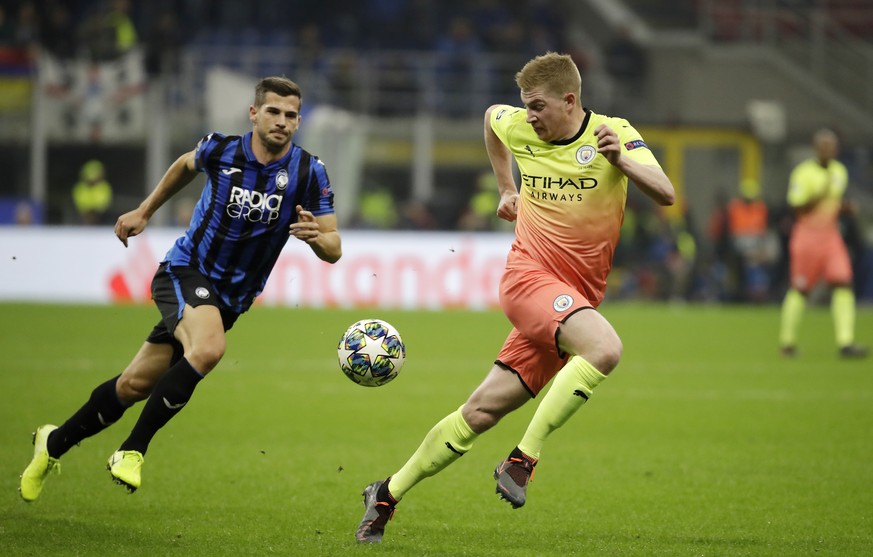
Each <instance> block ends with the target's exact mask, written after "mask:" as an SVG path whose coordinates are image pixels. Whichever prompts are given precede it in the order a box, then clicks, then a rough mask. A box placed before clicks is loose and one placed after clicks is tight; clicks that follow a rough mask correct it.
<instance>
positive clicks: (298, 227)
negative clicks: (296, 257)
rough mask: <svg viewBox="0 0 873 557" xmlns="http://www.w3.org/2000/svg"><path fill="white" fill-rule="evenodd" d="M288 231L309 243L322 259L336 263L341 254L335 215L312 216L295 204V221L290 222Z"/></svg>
mask: <svg viewBox="0 0 873 557" xmlns="http://www.w3.org/2000/svg"><path fill="white" fill-rule="evenodd" d="M289 233H290V234H291V235H292V236H294V237H295V238H297V239H298V240H302V241H304V242H306V243H307V244H309V247H310V248H312V251H313V252H314V253H315V255H317V256H318V258H319V259H321V260H322V261H327V262H328V263H336V262H337V261H339V258H340V257H342V255H343V249H342V239H341V238H340V233H339V230H337V219H336V215H321V216H319V217H316V216H314V215H313V214H312V213H311V212H309V211H307V210H305V209H304V208H303V207H302V206H300V205H298V206H297V222H295V223H293V224H291V226H290V229H289Z"/></svg>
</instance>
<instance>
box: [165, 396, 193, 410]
mask: <svg viewBox="0 0 873 557" xmlns="http://www.w3.org/2000/svg"><path fill="white" fill-rule="evenodd" d="M187 402H188V401H185V402H180V403H179V404H171V403H170V401H169V400H167V397H164V405H165V406H166V407H167V408H169V409H170V410H179V409H180V408H182V407H183V406H185V404H187Z"/></svg>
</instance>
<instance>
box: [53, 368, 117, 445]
mask: <svg viewBox="0 0 873 557" xmlns="http://www.w3.org/2000/svg"><path fill="white" fill-rule="evenodd" d="M118 377H120V376H115V377H113V378H112V379H110V380H109V381H106V382H105V383H101V384H100V385H98V386H97V388H96V389H94V390H93V391H91V398H89V399H88V402H86V403H85V404H84V405H83V406H82V407H81V408H79V410H78V411H77V412H76V413H75V414H73V415H72V417H70V419H68V420H67V421H66V422H64V423H63V425H61V427H59V428H58V429H56V430H55V431H53V432H51V434H50V435H49V438H48V441H47V442H46V449H47V450H48V454H49V456H51V457H53V458H60V457H61V455H63V454H64V453H66V452H67V451H69V450H70V449H71V448H72V447H73V445H75V444H77V443H79V442H80V441H82V440H83V439H85V438H87V437H91V436H92V435H95V434H97V433H100V432H101V431H103V430H104V429H106V428H107V427H109V426H110V425H112V424H113V423H115V422H117V421H118V419H119V418H121V416H122V414H124V411H125V410H127V408H128V407H127V406H124V405H123V404H121V401H120V400H118V395H117V394H116V392H115V383H116V382H117V381H118Z"/></svg>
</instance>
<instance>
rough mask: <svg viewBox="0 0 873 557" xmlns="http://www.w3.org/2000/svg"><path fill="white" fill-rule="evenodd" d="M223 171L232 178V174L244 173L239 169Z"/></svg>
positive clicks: (225, 169) (224, 169)
mask: <svg viewBox="0 0 873 557" xmlns="http://www.w3.org/2000/svg"><path fill="white" fill-rule="evenodd" d="M221 171H222V172H224V173H225V174H227V175H228V176H230V175H231V174H234V173H236V172H242V170H240V169H239V168H223V169H222V170H221Z"/></svg>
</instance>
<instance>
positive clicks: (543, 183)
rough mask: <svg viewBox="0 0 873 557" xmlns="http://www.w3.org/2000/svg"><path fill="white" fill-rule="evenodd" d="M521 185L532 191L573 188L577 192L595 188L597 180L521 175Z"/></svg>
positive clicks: (580, 177)
mask: <svg viewBox="0 0 873 557" xmlns="http://www.w3.org/2000/svg"><path fill="white" fill-rule="evenodd" d="M521 181H522V184H524V185H525V186H528V187H530V188H533V189H544V190H551V189H560V190H563V189H565V188H573V189H577V190H590V189H593V188H596V187H597V178H585V177H583V176H578V177H576V178H568V177H566V176H531V175H530V174H522V175H521Z"/></svg>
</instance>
